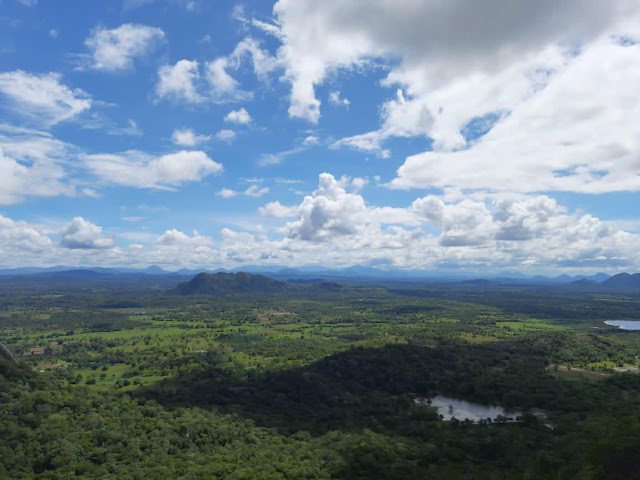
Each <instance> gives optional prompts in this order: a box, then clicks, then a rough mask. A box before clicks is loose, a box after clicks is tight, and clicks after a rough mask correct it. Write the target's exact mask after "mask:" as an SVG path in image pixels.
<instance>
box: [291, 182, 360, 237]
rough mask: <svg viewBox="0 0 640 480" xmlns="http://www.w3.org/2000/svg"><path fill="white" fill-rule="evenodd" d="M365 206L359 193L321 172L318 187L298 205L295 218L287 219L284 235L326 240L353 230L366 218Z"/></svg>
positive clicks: (354, 231)
mask: <svg viewBox="0 0 640 480" xmlns="http://www.w3.org/2000/svg"><path fill="white" fill-rule="evenodd" d="M366 216H367V207H366V205H365V203H364V199H363V198H362V197H361V196H359V195H354V194H349V193H346V192H345V190H344V188H342V187H340V186H339V185H338V182H337V181H336V180H335V178H334V177H333V176H332V175H330V174H328V173H322V174H321V175H320V178H319V185H318V189H317V190H316V191H314V192H313V195H311V196H306V197H305V198H304V200H303V202H302V204H300V205H299V206H298V220H296V221H294V222H289V223H288V224H287V225H286V227H285V231H286V235H287V236H288V237H289V238H300V239H301V240H312V241H329V240H332V239H333V238H334V237H337V236H343V235H352V234H355V233H356V232H357V231H358V230H359V229H360V228H361V226H362V225H363V224H364V223H365V222H366Z"/></svg>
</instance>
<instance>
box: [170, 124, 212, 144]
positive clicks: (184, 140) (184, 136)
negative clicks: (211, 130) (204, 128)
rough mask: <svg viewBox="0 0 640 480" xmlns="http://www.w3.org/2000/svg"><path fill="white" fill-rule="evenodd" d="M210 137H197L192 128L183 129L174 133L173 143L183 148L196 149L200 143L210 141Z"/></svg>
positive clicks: (172, 136)
mask: <svg viewBox="0 0 640 480" xmlns="http://www.w3.org/2000/svg"><path fill="white" fill-rule="evenodd" d="M210 139H211V136H210V135H196V134H195V132H194V131H193V130H192V129H190V128H181V129H176V130H174V131H173V134H172V135H171V141H172V142H173V143H175V144H176V145H180V146H183V147H195V146H196V145H198V144H199V143H202V142H206V141H207V140H210Z"/></svg>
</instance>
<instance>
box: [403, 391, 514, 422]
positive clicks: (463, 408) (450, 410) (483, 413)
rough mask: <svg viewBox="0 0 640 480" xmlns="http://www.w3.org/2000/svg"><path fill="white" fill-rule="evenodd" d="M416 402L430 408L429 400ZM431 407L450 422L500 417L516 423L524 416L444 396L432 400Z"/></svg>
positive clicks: (422, 399)
mask: <svg viewBox="0 0 640 480" xmlns="http://www.w3.org/2000/svg"><path fill="white" fill-rule="evenodd" d="M414 402H415V403H416V404H418V405H422V406H425V407H426V406H429V399H427V398H416V399H415V400H414ZM430 406H431V407H437V409H438V414H439V415H442V416H443V420H445V421H449V420H451V419H452V418H453V417H455V418H456V419H457V420H464V419H465V418H468V419H469V420H471V421H474V422H477V421H479V420H486V419H487V418H490V419H491V421H494V420H496V419H497V418H498V417H499V416H502V417H507V418H508V419H509V420H511V421H515V419H516V417H518V416H520V415H522V414H521V413H520V412H516V411H509V410H505V409H504V408H502V407H498V406H492V405H481V404H479V403H473V402H467V401H466V400H458V399H457V398H451V397H445V396H444V395H436V396H435V397H433V398H432V399H431V405H430Z"/></svg>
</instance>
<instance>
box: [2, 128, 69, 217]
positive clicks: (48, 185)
mask: <svg viewBox="0 0 640 480" xmlns="http://www.w3.org/2000/svg"><path fill="white" fill-rule="evenodd" d="M3 131H4V132H5V134H3V133H1V132H3ZM71 155H73V149H72V148H71V147H70V146H69V145H67V144H65V143H63V142H60V141H59V140H56V139H54V138H52V137H51V136H50V135H49V134H46V133H43V132H38V131H35V130H25V129H14V128H11V127H7V126H3V125H0V171H1V172H2V175H0V204H3V205H10V204H14V203H18V202H20V201H22V200H23V199H24V198H26V197H29V196H38V197H54V196H58V195H68V196H72V195H74V194H75V188H74V186H73V185H72V184H70V182H69V180H68V178H67V173H66V171H65V168H64V165H65V164H66V163H67V158H68V157H69V156H71Z"/></svg>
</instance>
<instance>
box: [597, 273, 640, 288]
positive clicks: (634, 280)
mask: <svg viewBox="0 0 640 480" xmlns="http://www.w3.org/2000/svg"><path fill="white" fill-rule="evenodd" d="M602 286H603V287H604V288H606V289H607V290H613V291H640V273H634V274H633V275H632V274H629V273H619V274H617V275H614V276H613V277H611V278H609V279H608V280H607V281H605V282H603V283H602Z"/></svg>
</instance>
